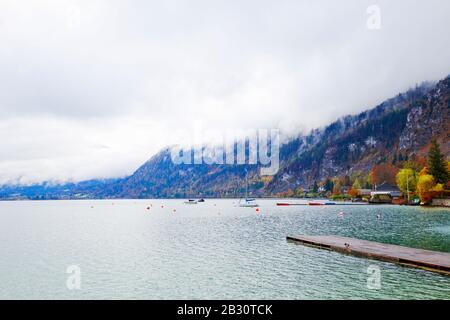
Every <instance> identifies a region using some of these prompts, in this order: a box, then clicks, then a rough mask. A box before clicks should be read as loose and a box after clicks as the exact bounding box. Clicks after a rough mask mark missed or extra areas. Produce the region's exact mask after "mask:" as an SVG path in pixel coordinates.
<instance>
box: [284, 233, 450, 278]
mask: <svg viewBox="0 0 450 320" xmlns="http://www.w3.org/2000/svg"><path fill="white" fill-rule="evenodd" d="M287 239H288V240H290V241H295V242H298V243H302V244H304V245H308V246H313V247H318V248H322V249H328V250H333V251H337V252H341V253H345V254H350V255H355V256H361V257H367V258H371V259H378V260H383V261H388V262H394V263H399V264H402V265H408V266H413V267H418V268H423V269H426V270H430V271H435V272H440V273H445V274H449V275H450V253H447V252H438V251H431V250H424V249H417V248H410V247H404V246H399V245H393V244H386V243H379V242H373V241H367V240H361V239H354V238H348V237H341V236H333V235H329V236H305V235H298V236H287ZM346 244H348V245H346Z"/></svg>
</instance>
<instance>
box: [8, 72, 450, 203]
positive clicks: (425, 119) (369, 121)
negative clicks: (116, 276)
mask: <svg viewBox="0 0 450 320" xmlns="http://www.w3.org/2000/svg"><path fill="white" fill-rule="evenodd" d="M449 120H450V76H448V77H446V78H445V79H443V80H441V81H439V82H438V83H429V82H427V83H423V84H421V85H420V86H416V87H415V88H413V89H410V90H408V91H407V92H404V93H401V94H398V95H397V96H395V97H393V98H391V99H388V100H386V101H384V102H383V103H381V104H380V105H378V106H376V107H375V108H372V109H370V110H367V111H364V112H361V113H359V114H357V115H349V116H345V117H343V118H341V119H338V120H337V121H335V122H333V123H331V124H330V125H328V126H326V127H324V128H320V129H315V130H312V131H311V132H310V133H309V134H307V135H299V136H297V137H293V138H291V139H290V140H289V141H288V142H286V143H285V144H283V145H282V146H281V147H280V169H279V171H278V173H277V174H275V175H274V176H271V177H264V176H260V174H259V169H260V168H261V167H260V166H259V165H250V164H244V165H226V164H213V165H208V164H178V165H176V164H174V163H173V162H172V160H171V148H166V149H164V150H162V151H160V152H159V153H158V154H156V155H154V156H153V157H152V158H151V159H150V160H148V161H147V162H146V163H144V164H143V165H142V166H141V167H139V168H138V169H137V170H136V171H135V172H134V173H133V174H132V175H131V176H129V177H126V178H123V179H111V180H92V181H86V182H82V183H78V184H64V185H52V184H41V185H38V186H28V187H24V186H2V187H0V198H3V199H5V198H13V199H23V198H28V199H60V198H152V197H168V198H173V197H175V198H183V197H238V196H241V195H243V193H244V190H245V176H246V174H247V172H248V179H249V189H250V190H251V192H252V194H253V195H255V196H264V195H265V196H269V195H274V194H277V193H279V192H284V191H287V190H289V189H291V190H294V189H296V188H298V187H308V186H311V185H312V184H313V183H314V182H316V181H321V180H323V179H325V178H327V177H334V176H343V175H350V174H351V173H353V172H357V171H360V172H365V173H367V172H369V171H370V169H371V168H372V167H373V166H374V165H375V164H378V163H382V162H386V161H394V159H397V158H402V159H405V158H413V157H416V156H417V157H418V156H423V155H424V154H425V153H426V151H427V148H428V145H429V143H430V141H431V139H432V138H437V139H438V141H439V142H440V143H441V146H442V149H443V152H444V153H445V154H446V155H447V156H449V154H450V139H449V134H450V125H449V124H450V121H449ZM246 148H247V150H248V148H249V146H248V143H247V144H246ZM247 160H248V159H247Z"/></svg>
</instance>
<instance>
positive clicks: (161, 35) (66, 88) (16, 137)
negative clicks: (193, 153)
mask: <svg viewBox="0 0 450 320" xmlns="http://www.w3.org/2000/svg"><path fill="white" fill-rule="evenodd" d="M370 5H373V3H372V2H371V1H370V2H369V1H359V0H358V1H356V0H355V1H341V2H339V3H338V2H337V1H331V0H329V1H314V2H311V1H298V0H292V1H276V2H274V1H261V0H259V1H253V0H252V1H245V2H231V1H206V0H205V1H195V0H190V1H188V0H186V1H181V0H177V1H164V2H163V3H156V2H151V3H149V2H148V1H126V2H125V1H119V0H116V1H115V0H112V1H111V0H110V1H106V0H105V1H96V0H93V1H74V0H73V1H69V0H59V1H58V0H53V1H36V2H32V1H30V2H19V1H13V0H3V1H1V2H0V70H1V71H0V86H1V88H2V89H1V91H0V114H1V117H0V136H1V139H0V184H4V183H22V184H31V183H37V182H42V181H80V180H87V179H92V178H111V177H123V176H126V175H130V174H131V173H133V171H134V170H135V169H136V168H137V167H139V165H141V164H142V163H144V162H145V161H146V160H147V159H149V158H150V157H151V156H152V155H154V154H156V153H157V152H158V151H159V150H160V149H161V148H163V147H165V146H167V145H171V144H173V143H177V142H180V135H181V136H182V138H186V136H187V137H189V136H191V135H192V136H194V133H195V130H198V129H199V128H201V130H203V132H207V131H208V130H211V129H216V130H219V132H224V131H225V130H227V129H258V128H280V129H281V130H282V131H283V132H284V134H286V135H288V136H290V135H294V134H297V133H299V132H308V131H309V130H310V129H312V128H316V127H321V126H324V125H327V124H329V123H331V122H332V121H334V120H336V119H337V118H339V117H341V116H344V115H346V114H357V113H359V112H361V111H363V110H366V109H368V108H370V107H373V106H376V105H377V104H379V103H381V102H382V101H384V100H385V99H387V98H390V97H394V96H395V95H396V94H398V93H400V92H404V91H406V90H407V89H408V88H410V87H415V85H416V84H417V83H420V82H422V81H424V80H439V79H443V78H445V77H446V76H447V75H448V74H449V71H450V60H449V59H448V57H450V38H449V37H448V35H447V33H448V30H450V20H449V19H448V15H449V13H450V3H449V2H448V1H440V0H434V1H433V0H432V1H427V2H425V1H422V2H419V1H408V0H404V1H395V2H394V1H377V3H376V5H377V6H378V7H377V8H379V10H380V27H381V28H380V29H370V28H368V26H367V20H368V19H369V18H370V17H371V13H370V12H369V13H368V12H367V9H368V7H369V6H370ZM180 133H181V134H180ZM183 133H184V135H183ZM206 136H207V135H206V134H205V137H204V138H205V139H206V138H207V137H206ZM212 140H214V139H212Z"/></svg>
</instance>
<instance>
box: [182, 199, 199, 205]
mask: <svg viewBox="0 0 450 320" xmlns="http://www.w3.org/2000/svg"><path fill="white" fill-rule="evenodd" d="M197 203H198V201H197V200H195V199H189V200H188V201H185V202H184V204H197Z"/></svg>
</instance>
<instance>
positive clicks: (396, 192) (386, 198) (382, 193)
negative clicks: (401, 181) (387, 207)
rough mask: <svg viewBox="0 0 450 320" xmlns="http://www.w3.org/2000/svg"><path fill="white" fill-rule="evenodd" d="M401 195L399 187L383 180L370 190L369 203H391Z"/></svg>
mask: <svg viewBox="0 0 450 320" xmlns="http://www.w3.org/2000/svg"><path fill="white" fill-rule="evenodd" d="M401 195H402V192H401V191H400V189H399V188H398V187H397V186H395V185H392V184H389V183H387V182H383V183H382V184H380V185H378V186H376V187H375V190H373V191H371V192H370V200H369V202H371V203H392V200H394V199H398V198H399V197H400V196H401Z"/></svg>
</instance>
